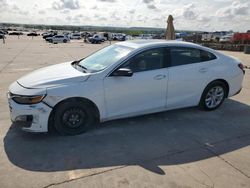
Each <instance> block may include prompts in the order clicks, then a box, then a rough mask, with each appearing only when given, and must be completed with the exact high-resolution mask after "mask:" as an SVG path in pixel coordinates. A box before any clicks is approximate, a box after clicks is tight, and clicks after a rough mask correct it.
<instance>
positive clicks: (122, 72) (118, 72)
mask: <svg viewBox="0 0 250 188" xmlns="http://www.w3.org/2000/svg"><path fill="white" fill-rule="evenodd" d="M132 75H133V71H132V70H131V69H127V68H119V69H117V70H116V71H115V72H113V73H112V74H111V76H128V77H131V76H132Z"/></svg>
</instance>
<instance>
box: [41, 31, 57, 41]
mask: <svg viewBox="0 0 250 188" xmlns="http://www.w3.org/2000/svg"><path fill="white" fill-rule="evenodd" d="M55 35H57V32H49V33H43V34H42V36H43V39H45V40H46V38H48V37H53V36H55Z"/></svg>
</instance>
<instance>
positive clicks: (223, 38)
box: [219, 35, 233, 43]
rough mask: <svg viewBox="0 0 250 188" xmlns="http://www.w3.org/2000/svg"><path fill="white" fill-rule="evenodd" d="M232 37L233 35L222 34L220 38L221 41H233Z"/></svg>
mask: <svg viewBox="0 0 250 188" xmlns="http://www.w3.org/2000/svg"><path fill="white" fill-rule="evenodd" d="M232 38H233V35H225V36H222V37H221V38H220V40H219V42H220V43H228V42H232Z"/></svg>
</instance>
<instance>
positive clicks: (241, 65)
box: [238, 63, 245, 74]
mask: <svg viewBox="0 0 250 188" xmlns="http://www.w3.org/2000/svg"><path fill="white" fill-rule="evenodd" d="M238 67H239V68H240V69H241V70H242V72H243V74H245V69H244V68H245V66H244V65H243V64H242V63H240V64H238Z"/></svg>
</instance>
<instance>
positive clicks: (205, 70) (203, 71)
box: [199, 68, 207, 73]
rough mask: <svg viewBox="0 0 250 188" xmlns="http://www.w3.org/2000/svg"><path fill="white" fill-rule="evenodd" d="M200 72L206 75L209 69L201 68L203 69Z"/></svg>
mask: <svg viewBox="0 0 250 188" xmlns="http://www.w3.org/2000/svg"><path fill="white" fill-rule="evenodd" d="M199 72H201V73H205V72H207V68H201V69H200V70H199Z"/></svg>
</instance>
